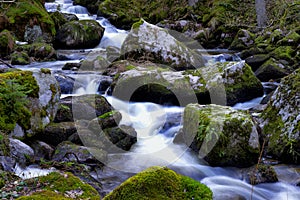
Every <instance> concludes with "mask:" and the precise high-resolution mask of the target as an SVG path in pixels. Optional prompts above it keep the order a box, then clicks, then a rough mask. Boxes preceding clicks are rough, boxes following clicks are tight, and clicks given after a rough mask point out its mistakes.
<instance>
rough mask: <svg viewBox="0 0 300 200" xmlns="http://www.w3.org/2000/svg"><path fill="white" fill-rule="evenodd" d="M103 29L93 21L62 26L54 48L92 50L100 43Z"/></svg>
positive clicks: (69, 23)
mask: <svg viewBox="0 0 300 200" xmlns="http://www.w3.org/2000/svg"><path fill="white" fill-rule="evenodd" d="M103 33H104V28H103V27H101V26H100V25H99V23H98V22H96V21H93V20H80V21H71V22H67V23H65V24H64V25H62V27H61V29H59V31H58V32H57V34H56V37H55V43H54V44H55V48H60V49H84V48H94V47H95V46H97V45H98V44H99V43H100V40H101V38H102V36H103Z"/></svg>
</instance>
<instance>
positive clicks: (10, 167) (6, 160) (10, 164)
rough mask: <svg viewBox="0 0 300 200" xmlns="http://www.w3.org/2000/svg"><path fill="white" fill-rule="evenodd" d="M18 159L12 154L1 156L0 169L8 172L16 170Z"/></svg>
mask: <svg viewBox="0 0 300 200" xmlns="http://www.w3.org/2000/svg"><path fill="white" fill-rule="evenodd" d="M16 163H17V162H16V159H15V158H12V157H10V156H0V169H3V170H4V171H7V172H14V169H15V166H16Z"/></svg>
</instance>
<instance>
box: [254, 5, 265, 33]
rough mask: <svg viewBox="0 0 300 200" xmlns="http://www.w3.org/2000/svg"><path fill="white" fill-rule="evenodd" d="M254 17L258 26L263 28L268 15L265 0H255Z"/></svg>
mask: <svg viewBox="0 0 300 200" xmlns="http://www.w3.org/2000/svg"><path fill="white" fill-rule="evenodd" d="M255 9H256V19H257V25H258V27H259V28H264V27H266V25H267V21H268V17H267V10H266V2H265V0H255Z"/></svg>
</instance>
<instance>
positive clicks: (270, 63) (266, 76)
mask: <svg viewBox="0 0 300 200" xmlns="http://www.w3.org/2000/svg"><path fill="white" fill-rule="evenodd" d="M289 73H290V69H289V68H288V67H285V66H284V65H283V64H281V63H280V62H278V61H276V60H275V59H273V58H270V59H269V60H267V61H266V62H265V63H264V64H263V65H261V66H260V67H259V68H258V69H257V70H256V71H255V75H256V77H257V78H258V79H259V80H260V81H264V82H266V81H269V80H276V79H279V78H282V77H284V76H287V75H288V74H289Z"/></svg>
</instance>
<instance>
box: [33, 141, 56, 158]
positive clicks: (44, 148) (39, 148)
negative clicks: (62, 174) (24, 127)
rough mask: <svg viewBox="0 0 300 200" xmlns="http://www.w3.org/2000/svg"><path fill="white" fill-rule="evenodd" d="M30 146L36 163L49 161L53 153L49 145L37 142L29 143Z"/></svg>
mask: <svg viewBox="0 0 300 200" xmlns="http://www.w3.org/2000/svg"><path fill="white" fill-rule="evenodd" d="M30 146H31V148H32V149H33V150H34V159H35V160H36V161H41V160H43V159H46V160H50V159H51V157H52V155H53V153H54V149H53V148H52V147H51V146H50V145H49V144H46V143H45V142H42V141H39V140H35V141H33V142H30Z"/></svg>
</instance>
